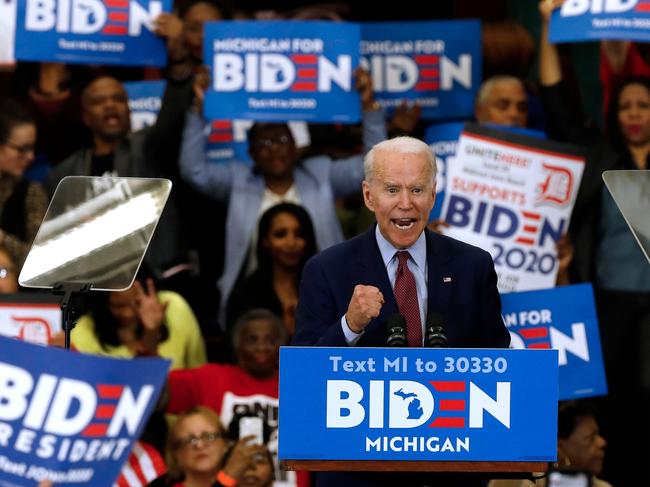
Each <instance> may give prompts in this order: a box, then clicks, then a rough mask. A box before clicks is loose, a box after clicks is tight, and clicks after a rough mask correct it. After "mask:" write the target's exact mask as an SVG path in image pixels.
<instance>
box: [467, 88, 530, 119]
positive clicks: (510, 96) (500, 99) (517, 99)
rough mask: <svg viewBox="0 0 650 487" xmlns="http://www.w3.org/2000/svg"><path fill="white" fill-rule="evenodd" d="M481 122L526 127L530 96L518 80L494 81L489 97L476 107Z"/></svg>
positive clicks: (477, 116) (477, 117)
mask: <svg viewBox="0 0 650 487" xmlns="http://www.w3.org/2000/svg"><path fill="white" fill-rule="evenodd" d="M476 120H477V121H478V122H479V123H495V124H498V125H507V126H510V127H525V126H526V123H527V122H528V96H527V95H526V91H524V87H523V86H522V84H521V83H520V82H518V81H514V80H511V81H508V80H505V81H498V82H496V83H494V86H493V87H492V90H491V91H490V93H488V96H487V98H486V99H485V100H484V101H483V103H481V104H480V105H478V106H477V107H476Z"/></svg>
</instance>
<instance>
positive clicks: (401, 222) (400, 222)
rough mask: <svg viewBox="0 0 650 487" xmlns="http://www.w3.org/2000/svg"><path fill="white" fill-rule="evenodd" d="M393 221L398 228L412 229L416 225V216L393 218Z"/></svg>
mask: <svg viewBox="0 0 650 487" xmlns="http://www.w3.org/2000/svg"><path fill="white" fill-rule="evenodd" d="M391 223H392V224H393V225H394V226H395V227H396V228H397V229H398V230H403V231H406V230H410V229H411V228H413V226H414V225H415V218H393V219H392V220H391Z"/></svg>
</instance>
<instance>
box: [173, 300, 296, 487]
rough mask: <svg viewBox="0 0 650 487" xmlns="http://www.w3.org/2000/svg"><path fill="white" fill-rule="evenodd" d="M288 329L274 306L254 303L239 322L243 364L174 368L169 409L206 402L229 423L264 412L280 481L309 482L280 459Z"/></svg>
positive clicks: (237, 346) (236, 335)
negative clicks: (281, 367)
mask: <svg viewBox="0 0 650 487" xmlns="http://www.w3.org/2000/svg"><path fill="white" fill-rule="evenodd" d="M286 337H287V333H286V329H285V327H284V325H283V323H282V321H281V320H280V319H279V318H278V317H277V316H276V315H275V314H273V313H272V312H271V311H268V310H265V309H253V310H250V311H247V312H246V313H244V314H243V315H242V316H241V317H240V318H239V319H238V320H237V322H236V323H235V327H234V328H233V333H232V342H233V349H234V350H235V353H236V355H237V365H228V364H216V363H209V364H207V365H204V366H202V367H197V368H194V369H186V370H172V371H171V372H170V374H169V378H168V383H167V384H168V390H167V396H168V398H169V402H168V404H167V412H168V413H172V414H178V413H180V412H182V411H185V410H187V409H189V408H192V407H195V406H198V405H203V406H207V407H209V408H210V409H212V410H213V411H216V412H217V413H218V414H219V417H220V418H221V420H222V421H223V423H224V426H225V427H226V428H227V429H230V428H231V423H232V422H233V421H238V420H239V418H241V417H242V416H257V415H260V417H262V419H263V420H264V431H265V434H264V437H265V441H266V443H267V446H268V448H269V450H270V452H271V453H272V454H273V456H274V468H275V479H276V482H279V483H280V485H298V486H301V487H302V486H306V485H308V475H307V473H306V472H298V473H297V474H296V473H295V472H285V471H283V470H280V468H279V465H278V463H277V427H278V362H279V351H280V345H282V344H284V343H286Z"/></svg>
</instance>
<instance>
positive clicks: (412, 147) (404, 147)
mask: <svg viewBox="0 0 650 487" xmlns="http://www.w3.org/2000/svg"><path fill="white" fill-rule="evenodd" d="M379 152H394V153H398V154H416V155H421V156H422V157H424V158H425V159H426V161H427V163H429V168H430V174H431V182H432V183H434V182H435V181H436V169H437V168H436V156H435V154H434V153H433V151H432V150H431V147H429V146H428V145H427V144H425V143H424V142H422V141H421V140H420V139H416V138H415V137H406V136H404V137H395V138H394V139H388V140H384V141H383V142H379V143H378V144H375V145H374V146H373V148H372V149H370V150H369V151H368V153H367V154H366V157H365V159H364V161H363V172H364V174H365V177H366V181H368V182H371V181H372V179H373V177H374V176H375V160H376V159H377V153H379Z"/></svg>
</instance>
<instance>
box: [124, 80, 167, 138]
mask: <svg viewBox="0 0 650 487" xmlns="http://www.w3.org/2000/svg"><path fill="white" fill-rule="evenodd" d="M166 86H167V82H166V81H165V80H156V81H131V82H128V83H124V89H125V90H126V94H127V95H128V97H129V109H130V110H131V130H132V131H136V130H140V129H142V128H144V127H148V126H150V125H153V124H154V123H156V119H157V118H158V112H159V111H160V106H161V104H162V97H163V94H164V93H165V87H166Z"/></svg>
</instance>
